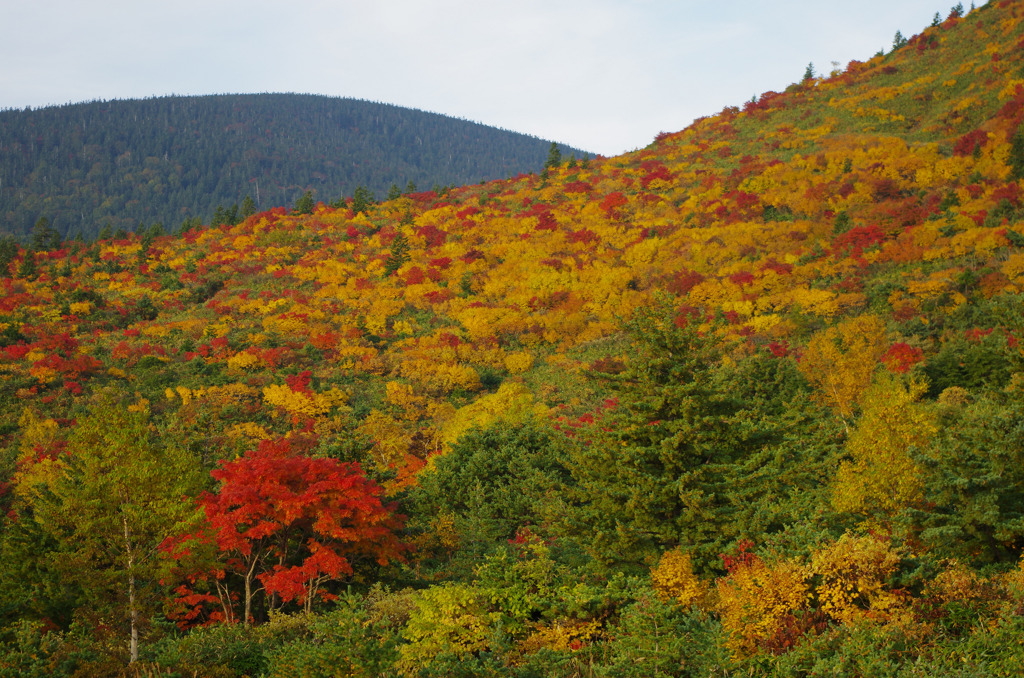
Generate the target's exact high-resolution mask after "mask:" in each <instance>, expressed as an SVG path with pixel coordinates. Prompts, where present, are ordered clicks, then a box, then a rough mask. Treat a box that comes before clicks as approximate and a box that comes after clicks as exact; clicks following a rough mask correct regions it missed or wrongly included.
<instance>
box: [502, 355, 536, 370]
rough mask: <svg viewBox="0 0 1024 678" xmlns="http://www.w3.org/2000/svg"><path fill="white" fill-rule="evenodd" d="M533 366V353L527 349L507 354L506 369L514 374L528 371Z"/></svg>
mask: <svg viewBox="0 0 1024 678" xmlns="http://www.w3.org/2000/svg"><path fill="white" fill-rule="evenodd" d="M531 367H533V354H532V353H528V352H526V351H517V352H515V353H509V354H508V355H507V356H505V369H507V370H508V371H509V372H511V373H512V374H522V373H523V372H528V371H529V370H530V368H531Z"/></svg>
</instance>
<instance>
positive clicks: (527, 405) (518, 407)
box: [442, 381, 547, 444]
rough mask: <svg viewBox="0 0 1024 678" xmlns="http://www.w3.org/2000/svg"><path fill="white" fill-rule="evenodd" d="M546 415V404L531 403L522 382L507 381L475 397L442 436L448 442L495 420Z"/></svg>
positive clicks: (529, 393)
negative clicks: (494, 391)
mask: <svg viewBox="0 0 1024 678" xmlns="http://www.w3.org/2000/svg"><path fill="white" fill-rule="evenodd" d="M545 414H547V407H545V406H544V405H543V404H540V403H534V401H533V393H532V392H531V391H530V389H529V388H527V387H526V385H525V384H522V383H520V382H515V381H506V382H504V383H502V385H501V386H499V387H498V391H497V392H496V393H491V394H488V395H485V396H481V397H480V398H477V399H476V400H475V401H473V402H472V403H470V404H469V405H466V406H465V407H462V408H460V409H459V410H458V411H457V412H455V414H454V416H452V418H451V419H450V420H449V421H448V422H447V423H446V424H445V427H444V430H443V433H442V439H443V440H444V442H445V443H448V444H451V443H454V442H455V441H456V440H458V439H459V436H461V435H462V434H463V433H465V432H466V431H468V430H469V429H471V428H473V427H474V426H480V427H486V426H490V425H491V424H493V423H495V422H498V421H505V422H526V421H530V420H532V419H534V418H539V417H543V416H544V415H545Z"/></svg>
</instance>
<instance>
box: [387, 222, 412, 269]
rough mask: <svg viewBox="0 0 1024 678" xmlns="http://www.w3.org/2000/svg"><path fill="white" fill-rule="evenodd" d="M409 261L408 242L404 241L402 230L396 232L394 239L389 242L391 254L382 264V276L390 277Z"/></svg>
mask: <svg viewBox="0 0 1024 678" xmlns="http://www.w3.org/2000/svg"><path fill="white" fill-rule="evenodd" d="M407 261H409V241H408V240H406V239H405V234H404V233H402V230H401V229H399V230H398V234H397V235H396V236H395V239H394V240H392V241H391V253H390V254H388V258H387V260H386V261H385V262H384V276H385V277H387V276H390V275H391V274H392V273H394V272H396V271H397V270H398V269H400V268H401V267H402V265H403V264H405V263H406V262H407Z"/></svg>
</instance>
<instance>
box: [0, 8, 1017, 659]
mask: <svg viewBox="0 0 1024 678" xmlns="http://www.w3.org/2000/svg"><path fill="white" fill-rule="evenodd" d="M1022 126H1024V6H1022V5H1021V3H1019V2H1011V1H1009V0H1006V1H1002V2H993V3H990V4H988V5H986V6H985V7H983V8H981V9H977V10H972V11H969V12H965V11H964V9H963V7H962V6H958V7H956V8H953V9H952V10H951V11H950V12H949V14H948V15H946V17H945V18H943V17H940V16H938V17H937V18H936V21H935V22H934V25H933V26H930V27H928V28H926V29H924V30H923V31H922V32H921V33H920V34H918V35H915V36H912V37H910V38H908V39H906V40H904V39H903V38H902V36H897V39H896V40H895V41H894V47H893V50H892V51H890V52H888V53H886V54H879V55H876V56H874V57H872V58H870V59H866V60H865V61H863V62H851V63H850V64H848V65H847V66H846V68H845V69H836V72H834V73H831V74H829V75H827V76H824V77H816V76H814V75H813V73H808V74H807V76H806V77H805V78H804V79H803V80H801V81H800V82H797V83H794V84H793V85H791V86H790V87H788V88H786V90H785V91H783V92H777V93H774V92H770V93H765V94H764V95H762V96H760V97H758V98H756V99H755V100H752V101H750V102H748V103H746V104H744V105H742V106H737V107H729V108H727V109H725V110H723V111H722V112H720V113H718V114H716V115H713V116H709V117H707V118H705V119H702V120H699V121H697V122H695V123H694V124H693V125H691V126H690V127H688V128H687V129H684V130H682V131H680V132H678V133H673V134H665V135H659V138H658V139H656V140H655V141H654V143H652V144H651V145H650V146H649V147H648V148H646V149H643V150H641V151H638V152H635V153H630V154H626V155H623V156H620V157H615V158H608V159H604V158H596V159H589V160H586V161H578V160H567V159H565V158H558V157H556V156H555V154H552V157H550V158H549V161H548V162H547V163H546V164H547V167H545V169H544V170H543V171H541V172H540V173H539V174H531V175H524V176H518V177H515V178H513V179H509V180H498V181H491V182H487V183H484V184H474V185H466V186H462V187H458V188H454V189H451V190H448V191H441V192H434V191H421V192H416V193H408V194H405V195H402V196H399V197H397V198H395V199H393V200H388V201H384V202H381V203H379V204H375V205H365V204H357V203H358V201H356V200H355V199H354V198H353V199H352V200H348V201H346V202H345V203H344V204H339V205H336V206H331V205H327V204H323V203H320V204H317V205H308V207H309V210H308V212H309V213H308V214H307V213H303V212H306V211H307V210H305V209H303V210H290V209H288V208H286V207H275V208H273V209H270V210H265V211H263V212H260V213H257V214H253V215H251V216H249V217H247V218H245V219H244V220H242V221H241V222H239V223H237V224H223V225H219V226H203V227H195V228H190V229H188V230H186V231H185V232H184V233H183V234H182V236H181V237H171V236H166V235H155V234H152V233H147V234H145V235H136V234H124V236H125V237H121V238H116V239H104V240H101V241H98V242H92V243H82V242H77V241H71V242H59V241H58V242H54V239H53V238H52V237H51V235H52V234H48V233H46V232H44V231H43V229H40V230H39V231H38V232H37V233H34V234H33V238H32V241H33V244H34V245H35V248H34V249H33V248H31V247H30V248H24V247H18V246H14V245H13V244H11V243H10V242H7V243H5V244H4V245H3V248H2V250H0V272H3V273H4V274H5V277H4V278H3V279H2V285H3V296H2V297H0V421H2V422H4V424H3V428H2V429H0V435H2V436H3V437H2V439H0V443H2V446H0V474H2V475H0V481H2V482H3V483H4V485H3V486H2V487H0V502H2V508H3V510H4V525H3V531H2V533H0V615H2V620H3V624H4V626H3V629H2V632H0V634H2V635H0V670H4V671H7V672H8V673H12V674H14V675H33V673H34V674H35V675H119V674H124V673H127V674H128V675H132V674H142V675H145V674H146V673H149V674H161V673H163V674H169V675H196V674H198V675H222V676H243V675H250V676H253V675H263V676H295V675H333V674H336V673H338V672H342V671H344V672H347V673H349V674H351V675H355V676H409V677H412V676H515V677H517V678H527V677H532V676H564V677H565V678H569V677H570V676H571V677H574V678H575V677H577V676H627V677H636V678H640V677H641V676H642V677H647V676H659V675H660V676H719V675H722V676H724V675H775V676H808V675H838V676H850V677H853V676H865V675H871V676H912V675H927V676H967V675H1003V676H1014V675H1020V674H1021V672H1022V668H1024V644H1022V643H1021V638H1022V637H1024V562H1022V559H1021V553H1022V548H1024V490H1022V488H1024V348H1022V345H1021V343H1020V338H1021V337H1022V336H1024V304H1022V298H1024V129H1022ZM36 236H38V237H36ZM130 659H134V660H135V661H134V662H133V664H132V666H131V667H129V668H127V669H126V668H125V666H126V664H127V662H128V661H129V660H130Z"/></svg>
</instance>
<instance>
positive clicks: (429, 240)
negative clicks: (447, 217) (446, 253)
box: [416, 224, 448, 250]
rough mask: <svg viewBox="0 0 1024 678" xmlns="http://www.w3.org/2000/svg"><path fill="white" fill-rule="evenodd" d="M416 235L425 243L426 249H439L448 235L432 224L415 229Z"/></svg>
mask: <svg viewBox="0 0 1024 678" xmlns="http://www.w3.org/2000/svg"><path fill="white" fill-rule="evenodd" d="M416 235H418V236H419V237H421V238H423V240H425V241H426V247H427V249H428V250H429V249H433V248H434V247H440V246H441V245H443V244H444V242H445V240H447V239H448V234H447V233H446V232H444V231H442V230H440V229H439V228H438V227H437V226H435V225H434V224H427V225H426V226H421V227H420V228H418V229H416Z"/></svg>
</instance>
